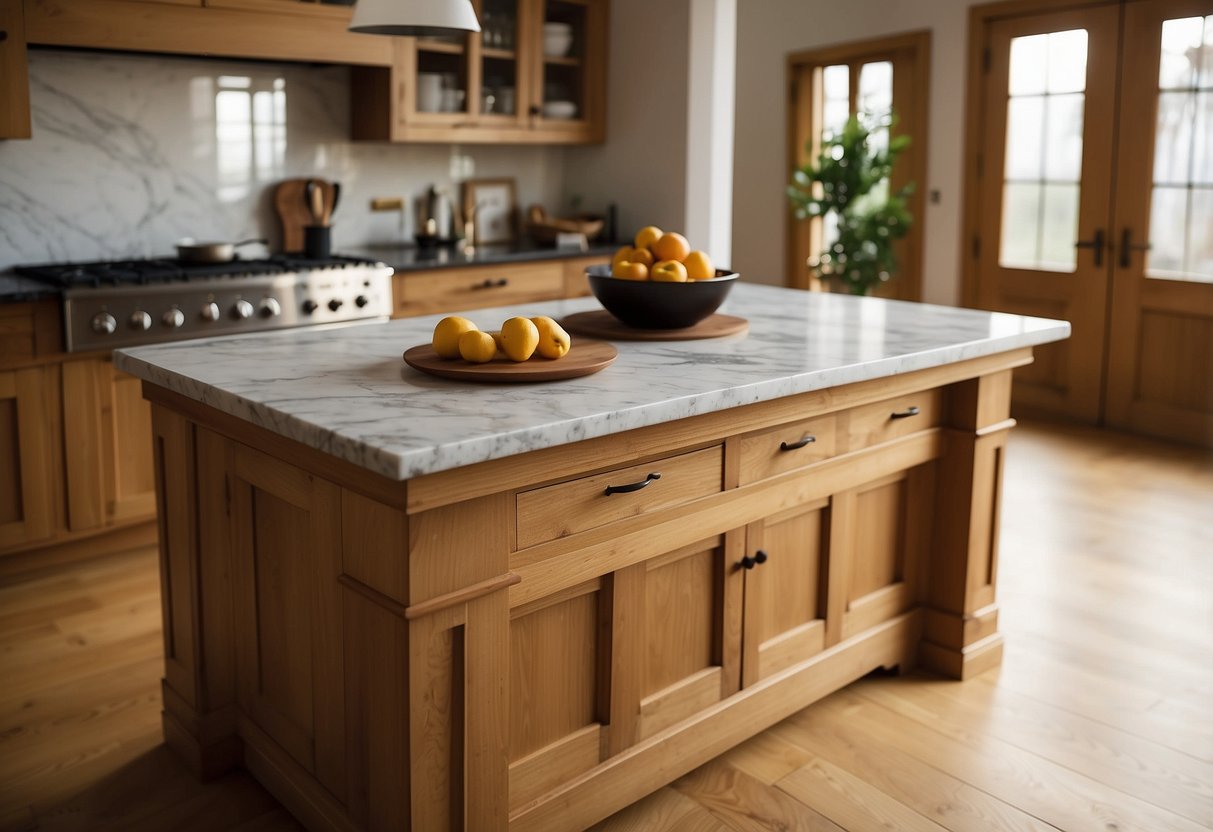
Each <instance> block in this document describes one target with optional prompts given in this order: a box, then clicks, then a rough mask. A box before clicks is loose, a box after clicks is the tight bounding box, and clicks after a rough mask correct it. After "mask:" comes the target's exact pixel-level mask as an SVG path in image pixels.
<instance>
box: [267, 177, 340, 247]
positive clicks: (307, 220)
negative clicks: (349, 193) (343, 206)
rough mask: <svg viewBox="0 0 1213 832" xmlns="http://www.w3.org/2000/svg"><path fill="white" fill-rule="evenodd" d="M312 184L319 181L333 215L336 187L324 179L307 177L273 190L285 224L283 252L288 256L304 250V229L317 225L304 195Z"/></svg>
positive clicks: (277, 210) (289, 181) (278, 211)
mask: <svg viewBox="0 0 1213 832" xmlns="http://www.w3.org/2000/svg"><path fill="white" fill-rule="evenodd" d="M309 181H311V182H316V183H317V184H318V185H319V187H320V189H321V191H323V192H324V203H325V204H326V205H328V206H330V207H329V213H330V214H332V211H333V207H334V206H335V204H336V195H335V190H336V185H334V184H331V183H329V182H326V181H325V180H323V179H320V178H317V177H305V178H300V179H286V180H283V181H282V182H279V183H278V185H277V187H276V188H275V189H274V210H275V211H276V212H277V214H278V219H279V221H280V222H281V223H282V250H283V251H284V252H287V253H295V254H297V253H299V252H301V251H303V228H304V226H308V225H314V224H315V220H313V218H312V211H311V206H310V205H309V203H308V201H307V197H306V194H305V189H306V187H307V183H308V182H309Z"/></svg>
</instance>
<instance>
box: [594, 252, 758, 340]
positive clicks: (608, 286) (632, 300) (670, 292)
mask: <svg viewBox="0 0 1213 832" xmlns="http://www.w3.org/2000/svg"><path fill="white" fill-rule="evenodd" d="M585 273H586V277H588V278H589V281H590V291H591V292H593V293H594V297H596V298H598V302H599V303H601V304H602V305H603V307H605V308H606V311H608V312H610V313H611V314H612V315H614V316H615V317H616V318H618V319H619V320H621V321H623V322H624V323H625V324H627V325H628V326H632V327H636V328H637V329H686V328H687V327H690V326H694V325H695V324H697V323H699V322H700V321H702V320H703V319H704V318H706V317H708V316H709V315H711V314H712V313H713V312H715V311H716V310H717V309H719V308H720V304H722V303H724V299H725V298H726V297H728V295H729V291H730V290H731V289H732V288H733V284H734V283H736V282H737V272H726V271H722V270H721V269H717V270H716V276H715V277H713V278H712V279H710V280H689V281H687V282H686V283H665V282H663V281H660V280H624V279H622V278H618V277H611V267H610V266H590V267H589V268H588V269H586V270H585Z"/></svg>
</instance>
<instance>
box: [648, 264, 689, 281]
mask: <svg viewBox="0 0 1213 832" xmlns="http://www.w3.org/2000/svg"><path fill="white" fill-rule="evenodd" d="M649 278H650V279H652V280H660V281H665V282H666V283H686V282H687V267H686V266H684V265H682V264H681V263H679V262H678V261H677V260H662V261H661V262H660V263H658V264H657V265H656V266H654V267H653V268H652V270H651V271H650V272H649Z"/></svg>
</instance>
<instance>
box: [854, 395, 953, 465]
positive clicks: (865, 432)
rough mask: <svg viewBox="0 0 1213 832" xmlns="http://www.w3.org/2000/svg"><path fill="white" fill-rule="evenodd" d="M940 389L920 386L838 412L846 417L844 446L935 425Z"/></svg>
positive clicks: (873, 442)
mask: <svg viewBox="0 0 1213 832" xmlns="http://www.w3.org/2000/svg"><path fill="white" fill-rule="evenodd" d="M942 397H943V393H942V391H940V390H938V389H936V390H924V391H922V392H919V393H907V394H906V395H904V396H895V397H894V398H891V399H885V400H884V401H879V402H874V403H873V404H867V405H864V406H863V407H856V408H854V409H852V410H849V411H847V412H846V413H844V414H843V415H842V416H840V419H839V421H840V424H841V423H842V420H846V435H847V445H846V449H847V450H851V451H857V450H859V449H860V448H866V447H868V446H870V445H879V444H880V443H881V442H887V441H889V440H890V439H896V438H897V437H899V436H905V435H907V434H910V433H914V432H915V431H919V430H922V429H923V428H929V427H934V426H935V425H938V424H939V422H940V419H941V418H942V412H941V411H942V410H943V407H942Z"/></svg>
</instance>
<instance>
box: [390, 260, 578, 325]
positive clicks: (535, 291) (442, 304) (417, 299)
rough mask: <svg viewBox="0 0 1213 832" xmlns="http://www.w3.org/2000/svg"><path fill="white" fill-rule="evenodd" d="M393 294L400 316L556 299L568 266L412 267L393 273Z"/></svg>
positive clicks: (558, 296) (524, 264) (561, 293)
mask: <svg viewBox="0 0 1213 832" xmlns="http://www.w3.org/2000/svg"><path fill="white" fill-rule="evenodd" d="M392 294H393V304H394V309H395V312H394V315H395V316H396V317H404V316H408V315H428V314H431V313H436V312H455V311H458V310H461V309H483V308H485V307H489V306H505V305H508V304H512V303H528V302H531V301H540V300H556V299H558V298H561V297H563V296H564V269H563V268H562V266H561V264H560V263H558V262H556V263H522V264H502V265H500V266H481V267H477V268H475V269H444V270H441V271H436V272H427V273H424V274H417V273H415V272H414V273H408V272H406V273H403V274H397V275H396V276H395V277H393V278H392ZM500 323H501V321H496V322H493V324H494V325H492V326H490V324H489V322H486V323H485V324H484V328H485V329H496V328H497V326H496V325H498V324H500Z"/></svg>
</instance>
